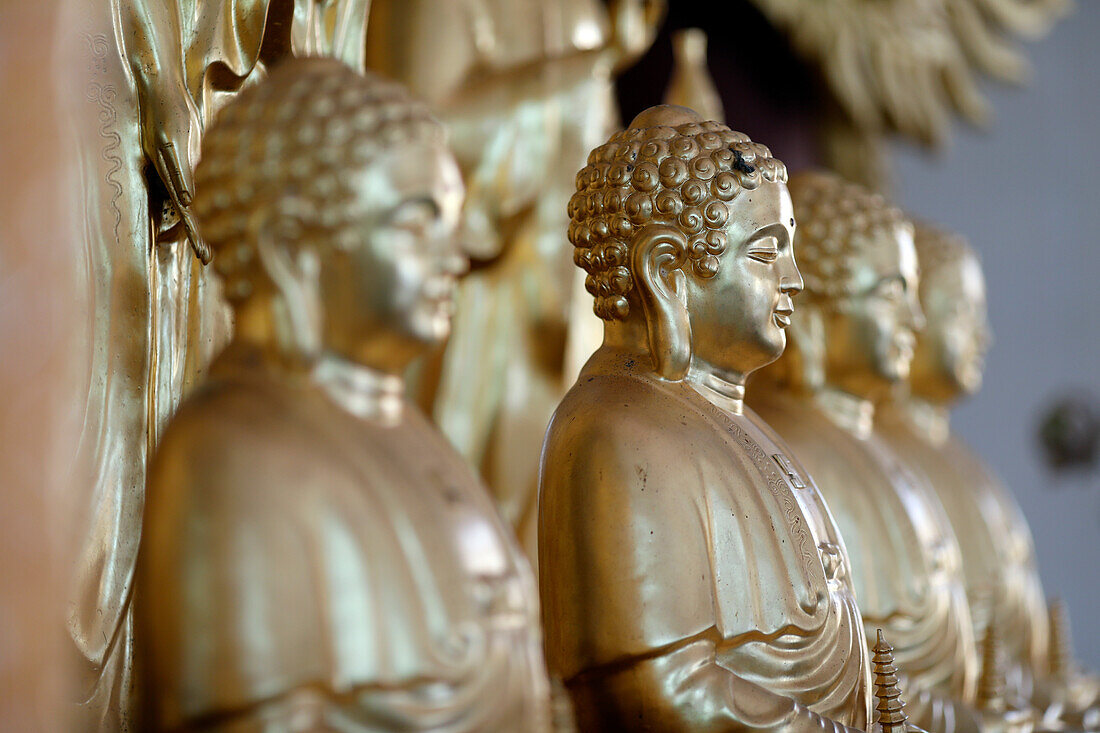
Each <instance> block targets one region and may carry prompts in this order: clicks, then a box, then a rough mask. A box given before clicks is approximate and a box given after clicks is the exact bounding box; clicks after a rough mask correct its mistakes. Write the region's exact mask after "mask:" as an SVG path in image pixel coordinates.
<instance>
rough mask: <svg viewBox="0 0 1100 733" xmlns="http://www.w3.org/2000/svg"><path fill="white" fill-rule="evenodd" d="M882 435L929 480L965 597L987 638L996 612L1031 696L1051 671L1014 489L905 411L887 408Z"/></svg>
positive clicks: (1030, 548) (1022, 686)
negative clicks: (1037, 680)
mask: <svg viewBox="0 0 1100 733" xmlns="http://www.w3.org/2000/svg"><path fill="white" fill-rule="evenodd" d="M883 417H884V420H883V421H882V425H883V435H884V437H885V438H886V439H887V440H888V441H889V442H890V444H891V445H892V446H895V447H896V448H897V452H898V454H899V455H901V456H903V457H904V458H906V459H908V462H909V464H910V465H911V467H912V468H913V470H914V471H915V472H917V473H920V474H921V475H923V476H924V477H926V478H927V480H928V483H929V485H930V486H931V487H932V488H933V489H934V490H935V492H936V495H937V496H938V497H939V500H940V502H941V503H942V504H943V507H944V509H945V510H946V512H947V517H948V519H949V520H950V521H951V526H952V527H953V528H954V530H955V535H956V536H957V537H958V538H959V547H960V550H961V552H962V567H963V571H964V574H965V578H966V595H967V598H968V599H969V602H970V611H971V616H972V621H973V623H974V633H975V635H976V637H977V638H981V637H982V634H984V633H985V629H986V626H987V625H988V623H989V620H990V618H991V615H992V614H993V613H994V612H995V613H996V621H997V626H998V628H999V629H1000V638H1001V639H1002V640H1003V644H1004V646H1005V649H1006V650H1007V651H1008V654H1009V656H1010V658H1011V659H1012V660H1013V665H1012V666H1013V668H1014V669H1013V670H1012V672H1011V673H1010V678H1012V679H1013V681H1014V682H1015V683H1016V688H1017V689H1016V691H1017V692H1018V693H1020V694H1023V695H1024V696H1025V697H1026V696H1027V695H1028V689H1027V688H1028V687H1029V686H1030V685H1029V681H1030V680H1031V679H1032V678H1033V676H1035V675H1039V676H1043V675H1044V674H1045V673H1046V666H1047V642H1048V640H1047V637H1048V619H1047V608H1046V600H1045V596H1044V594H1043V587H1042V582H1041V581H1040V579H1039V571H1038V567H1037V565H1036V562H1035V547H1034V544H1033V543H1032V540H1031V532H1030V530H1029V529H1028V525H1027V520H1026V519H1025V518H1024V515H1023V512H1022V511H1021V510H1020V507H1019V505H1018V504H1017V503H1016V501H1015V499H1014V498H1013V496H1012V494H1011V492H1010V491H1009V490H1008V488H1007V487H1006V486H1005V485H1004V484H1003V483H1001V482H1000V481H999V480H998V479H997V477H996V476H994V475H993V473H992V472H991V471H990V470H989V468H988V467H987V466H985V465H984V464H983V463H982V462H981V460H980V459H978V457H977V456H975V455H974V454H973V453H972V452H971V451H970V450H969V449H968V448H967V446H966V445H965V444H964V443H962V441H961V440H960V439H959V438H958V437H957V436H954V435H949V436H948V437H947V439H946V440H944V441H942V442H940V443H935V442H933V441H932V439H931V438H930V437H929V436H928V435H923V434H921V433H920V432H919V430H918V428H917V426H916V425H914V424H913V423H912V422H910V421H909V420H907V419H906V417H905V416H904V415H903V414H901V412H900V410H898V409H897V408H894V409H892V410H888V411H884V416H883Z"/></svg>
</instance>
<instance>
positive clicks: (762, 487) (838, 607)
mask: <svg viewBox="0 0 1100 733" xmlns="http://www.w3.org/2000/svg"><path fill="white" fill-rule="evenodd" d="M612 358H614V357H612ZM626 363H627V367H626V369H625V370H624V369H618V370H608V369H606V368H604V367H603V365H602V364H601V354H600V352H597V355H596V356H595V357H593V360H591V361H590V362H589V364H588V365H587V366H586V367H585V369H584V370H583V371H582V372H581V375H580V378H579V379H578V382H577V385H576V386H574V387H573V389H572V390H571V391H570V392H569V394H568V395H567V396H566V398H565V400H564V401H563V402H562V404H561V406H560V407H559V408H558V411H557V412H556V414H555V416H554V419H553V421H552V422H551V425H550V430H549V433H548V435H547V441H546V444H545V447H544V450H543V456H542V474H541V475H542V481H541V484H540V525H539V562H540V573H539V581H540V587H541V591H542V602H543V623H544V633H545V635H546V639H547V644H546V648H547V661H548V665H549V667H550V670H551V674H552V675H555V676H561V677H562V678H563V679H564V681H565V684H566V686H567V688H569V689H570V691H571V693H572V694H573V698H574V702H575V704H576V705H577V708H578V710H577V717H578V721H579V722H581V723H582V725H583V723H584V722H585V721H586V720H591V719H596V718H601V717H602V718H603V720H604V722H603V723H602V725H603V727H604V729H614V726H615V725H618V724H622V721H623V720H627V719H628V718H629V717H630V716H631V715H632V711H631V710H630V709H628V708H631V706H632V705H633V706H634V708H633V709H634V711H636V712H637V715H638V716H641V715H642V714H643V712H642V711H643V710H644V709H645V708H646V707H647V705H649V703H650V701H649V700H647V699H643V698H644V695H645V694H647V693H645V692H644V691H641V692H639V691H638V690H635V691H634V692H627V693H624V695H625V697H626V698H630V696H631V695H640V696H641V697H639V699H636V700H633V701H629V700H628V701H627V702H625V703H621V704H620V703H616V704H617V705H620V707H621V708H622V717H621V718H620V719H619V720H618V721H617V722H608V718H607V714H605V713H603V712H594V709H595V708H598V707H600V706H601V705H604V706H607V705H608V702H607V701H606V700H604V701H602V702H601V701H600V700H599V699H596V698H598V697H599V695H596V694H594V693H593V691H594V690H600V689H605V688H606V689H611V688H616V686H617V685H620V683H619V682H614V683H609V682H606V679H607V678H610V677H614V676H616V675H619V676H620V677H621V676H622V674H623V670H624V669H626V670H627V672H626V673H625V674H628V675H629V674H631V672H630V670H632V669H642V668H643V667H647V666H653V665H656V666H657V667H660V670H659V671H658V672H657V673H658V674H659V675H663V677H662V679H663V680H664V682H663V683H662V684H661V685H658V687H662V686H663V687H664V688H665V689H667V688H669V686H670V685H671V686H675V685H676V684H678V682H677V680H681V679H686V677H685V675H688V676H690V672H685V669H688V668H689V667H690V666H691V665H695V666H699V665H706V664H714V665H717V667H719V668H721V669H722V670H723V674H724V677H723V678H722V682H721V684H720V685H719V687H720V688H721V689H722V690H733V693H732V694H728V695H726V696H725V697H724V698H722V699H711V700H697V701H696V702H693V703H691V705H693V706H696V707H698V706H704V707H709V708H715V707H718V708H721V707H723V706H725V709H724V710H723V711H722V715H721V716H720V717H721V719H722V721H723V722H724V723H727V724H728V725H732V726H733V728H757V727H778V728H782V729H797V725H791V723H792V721H794V719H795V718H797V716H792V717H779V716H777V717H776V718H774V719H771V720H769V721H768V722H766V723H765V722H764V720H763V718H761V717H759V715H758V712H759V711H758V710H755V709H753V708H754V705H755V703H754V702H750V701H749V700H748V699H747V698H746V699H744V700H742V699H740V696H739V695H738V694H737V693H736V691H737V690H738V689H747V688H745V687H744V686H745V685H746V683H747V684H748V686H749V688H752V691H751V692H750V693H749V696H752V695H759V691H760V690H764V691H766V695H770V696H771V697H770V698H769V699H773V700H774V699H779V698H780V697H781V698H784V699H788V700H793V701H794V702H795V703H796V704H797V705H799V706H801V707H803V708H806V709H809V710H810V711H812V712H813V713H814V714H817V715H821V716H825V717H828V718H831V719H832V720H833V721H836V722H839V723H842V724H847V725H852V726H855V727H860V728H862V727H863V726H864V725H865V723H866V722H867V720H868V716H869V712H870V698H869V694H870V693H869V679H868V675H869V672H868V670H869V667H868V660H867V651H866V646H865V639H864V636H863V633H862V629H861V625H862V624H861V620H860V616H859V611H858V610H857V607H856V603H855V597H854V594H853V592H852V588H851V585H850V580H849V578H848V560H847V555H846V552H845V550H844V545H843V542H842V540H841V539H840V536H839V533H838V532H837V531H836V527H835V525H834V523H833V520H832V517H831V516H830V514H829V511H828V509H827V507H826V506H825V504H824V502H822V501H821V497H820V495H819V494H818V493H817V490H816V487H815V486H814V485H813V483H812V480H810V479H809V476H808V475H807V474H806V472H805V471H804V470H802V469H801V468H799V467H798V464H797V462H796V461H795V459H794V457H793V456H791V455H790V453H789V452H788V451H787V450H786V448H784V447H783V446H782V445H781V444H780V443H779V442H778V438H777V437H776V436H775V435H774V433H772V432H771V431H770V430H769V429H768V428H767V426H766V425H764V424H763V423H762V422H761V421H760V420H759V418H757V417H756V416H755V415H753V414H752V413H751V412H748V411H746V414H744V415H733V414H729V413H726V412H724V411H722V410H720V409H719V408H717V407H715V406H714V405H712V404H711V403H710V402H708V401H707V400H706V399H704V398H703V397H702V396H701V395H700V394H699V393H697V392H696V391H695V390H694V389H693V388H692V387H690V386H688V385H686V384H684V383H670V382H665V381H662V380H659V379H657V378H656V377H655V376H653V375H652V374H649V375H647V374H645V373H644V372H642V371H641V369H639V370H638V372H637V373H634V374H631V373H629V372H630V366H632V365H633V360H628V361H627V362H626ZM620 366H621V364H620ZM776 456H779V457H778V458H777V457H776ZM785 466H786V467H785ZM794 485H803V486H804V488H798V489H796V488H793V486H794ZM699 640H707V643H708V644H709V643H711V642H713V650H714V651H713V657H712V658H711V659H709V660H706V659H702V658H699V657H698V655H696V654H695V652H694V651H691V650H692V649H693V648H695V647H696V646H697V644H696V642H698V641H699ZM677 657H683V659H684V661H685V665H687V666H681V667H680V668H679V669H673V668H671V667H674V666H676V663H675V662H674V661H670V660H675V659H676V658H677ZM654 659H657V661H656V662H654ZM646 674H649V672H646ZM631 684H633V683H631ZM739 686H741V687H739ZM616 689H618V688H616ZM638 689H639V690H640V688H638ZM616 694H617V693H616ZM756 699H759V698H756ZM586 708H592V709H586ZM795 722H797V721H795ZM675 727H676V726H674V725H671V724H669V725H664V726H663V725H661V724H654V725H653V728H652V729H653V730H665V729H675ZM647 729H648V728H647ZM708 729H709V728H708Z"/></svg>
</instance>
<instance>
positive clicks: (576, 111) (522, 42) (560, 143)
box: [367, 0, 664, 558]
mask: <svg viewBox="0 0 1100 733" xmlns="http://www.w3.org/2000/svg"><path fill="white" fill-rule="evenodd" d="M663 12H664V3H663V2H654V1H653V0H618V1H616V2H611V3H609V4H608V5H607V6H605V5H604V3H602V2H600V1H599V0H554V1H553V2H545V1H544V0H522V1H520V2H517V1H516V0H487V1H486V2H478V3H458V2H453V0H374V3H373V5H372V7H371V16H370V31H369V34H368V39H367V65H368V66H369V68H371V69H374V70H377V71H379V72H381V73H383V74H385V75H386V76H389V77H391V78H394V79H397V80H399V81H401V82H403V83H405V84H406V85H408V86H409V88H410V89H412V90H413V91H414V92H416V93H417V94H419V95H420V96H422V97H423V98H425V99H426V100H427V101H428V102H429V103H430V104H431V105H432V106H433V107H434V108H435V110H436V111H437V112H438V114H439V115H440V117H441V118H442V119H443V121H444V122H445V123H446V125H447V128H448V131H449V133H450V142H451V145H452V147H453V148H454V150H455V154H456V157H457V158H458V161H459V164H460V165H461V167H462V170H463V175H464V177H465V179H466V182H467V188H468V196H467V199H466V207H465V210H464V223H463V231H462V234H461V236H462V238H463V241H464V243H465V245H466V247H467V249H468V251H469V253H470V255H471V256H472V257H473V258H474V264H473V269H472V272H471V273H470V274H469V275H467V276H466V277H464V278H463V280H462V283H461V284H460V286H459V293H458V299H457V308H456V320H455V326H454V332H453V333H452V335H451V338H450V341H449V343H448V344H447V348H446V351H445V353H444V354H443V356H442V363H441V364H438V365H437V366H436V367H435V368H434V369H431V368H429V369H427V370H426V372H427V374H426V378H425V380H424V381H425V382H426V383H425V384H423V385H421V392H422V393H423V394H422V399H423V400H424V401H425V402H427V403H428V404H429V405H430V406H431V411H432V415H433V417H434V418H435V420H436V422H437V423H438V424H439V425H440V427H441V428H442V430H443V432H444V433H445V434H446V435H447V437H448V438H449V439H450V440H451V442H452V443H454V445H455V446H456V447H457V448H458V449H459V452H460V453H462V455H463V456H465V457H466V458H467V460H469V461H470V462H471V463H472V464H473V465H475V466H478V467H480V469H481V472H482V475H483V476H484V477H485V478H486V480H487V482H488V483H489V486H490V487H491V489H492V491H493V494H494V496H495V498H496V500H497V503H498V505H499V506H500V509H501V511H502V512H503V514H504V516H505V518H506V519H507V520H508V521H509V522H510V523H512V524H513V526H515V528H516V530H517V533H518V534H519V535H520V538H521V541H522V543H523V545H524V546H525V548H526V549H527V551H528V552H529V554H530V555H531V556H532V558H533V557H534V547H535V513H536V507H537V499H536V481H537V470H538V455H539V447H540V445H541V444H542V436H543V434H544V432H545V430H546V423H547V422H548V421H549V419H550V414H551V412H552V411H553V409H554V406H555V405H556V404H557V402H558V400H559V399H560V398H561V395H562V394H563V392H564V391H565V388H566V387H567V383H568V381H571V380H572V378H573V377H574V376H575V372H569V373H568V376H566V375H567V370H568V369H569V366H568V365H569V363H570V361H567V356H566V351H567V348H570V349H571V350H572V351H575V352H577V351H579V352H582V353H581V355H580V357H579V358H580V359H581V360H582V361H583V359H585V358H587V356H588V354H589V353H591V348H594V346H595V345H598V343H597V344H594V345H591V346H587V345H586V344H585V343H584V340H583V339H581V343H574V344H573V345H572V346H569V345H568V341H569V339H570V338H573V339H576V338H577V336H578V335H579V332H578V334H574V335H572V336H571V335H570V334H569V330H570V325H571V322H573V321H574V320H581V321H582V322H583V320H585V319H591V314H590V313H588V312H587V309H585V311H586V312H582V313H580V314H577V313H576V303H575V298H574V297H573V290H574V288H573V282H574V274H573V269H572V267H571V266H570V264H569V253H568V245H567V243H566V242H565V229H566V225H567V224H568V221H567V218H566V215H565V207H566V203H567V201H568V199H569V195H570V193H571V190H572V186H573V176H574V174H575V173H576V171H577V169H578V168H579V167H580V166H581V165H583V164H584V159H585V156H586V155H587V154H588V151H589V150H591V149H592V148H593V147H595V146H596V145H597V144H598V143H599V142H600V141H601V140H603V139H604V138H605V137H606V136H607V134H608V133H609V132H610V131H611V128H612V126H613V125H614V123H615V120H616V116H617V113H616V111H615V101H614V96H613V89H612V75H613V72H614V71H615V70H616V69H617V68H619V67H621V66H623V65H625V64H628V63H630V62H631V61H632V60H633V59H634V58H636V57H637V56H638V55H639V54H640V53H642V52H643V51H644V50H645V49H646V48H648V46H649V43H650V41H651V40H652V38H653V34H654V33H655V30H656V26H657V24H658V22H659V21H660V19H661V18H662V17H663ZM433 373H437V379H435V380H432V379H431V377H432V375H433Z"/></svg>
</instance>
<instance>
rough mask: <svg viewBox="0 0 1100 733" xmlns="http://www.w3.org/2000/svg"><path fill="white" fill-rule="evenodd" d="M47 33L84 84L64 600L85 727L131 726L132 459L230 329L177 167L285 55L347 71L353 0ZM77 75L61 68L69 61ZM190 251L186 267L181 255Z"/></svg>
mask: <svg viewBox="0 0 1100 733" xmlns="http://www.w3.org/2000/svg"><path fill="white" fill-rule="evenodd" d="M63 5H64V7H63V10H64V12H63V13H62V15H63V16H64V17H63V19H62V23H61V27H62V30H61V35H63V36H64V38H65V43H64V44H62V45H64V46H66V47H73V48H76V49H79V52H80V54H81V57H82V58H81V59H80V61H82V63H81V66H84V65H86V68H87V74H86V76H85V77H84V78H83V79H82V80H81V82H82V85H83V88H82V89H74V90H73V91H74V93H72V94H71V95H69V96H71V98H72V107H73V110H72V114H73V116H74V118H75V119H73V120H72V121H71V124H70V125H69V126H68V128H69V130H70V134H71V135H73V137H74V141H73V143H74V145H75V148H76V150H75V152H74V155H75V156H76V161H75V162H74V163H73V167H74V168H75V169H77V170H78V171H79V175H80V178H79V186H78V187H74V188H78V189H79V190H77V191H74V196H73V199H74V200H72V202H71V204H70V206H71V208H72V209H73V210H75V211H76V212H77V213H76V214H75V217H74V218H75V220H76V221H78V222H80V226H79V228H78V230H77V234H76V236H77V237H78V238H79V239H80V242H79V246H78V247H76V250H77V251H78V252H79V253H80V266H81V268H82V277H81V278H80V279H79V281H78V286H77V287H79V290H78V292H77V293H76V295H75V297H76V298H77V299H79V300H82V301H84V302H87V303H88V310H89V311H90V312H89V313H88V316H87V318H88V324H87V327H86V328H85V329H83V330H82V333H81V334H80V343H79V345H78V346H77V347H76V348H79V349H84V350H86V352H87V353H88V354H90V364H89V366H88V368H87V371H86V373H85V374H83V375H81V376H82V377H83V378H84V380H85V381H84V384H83V385H82V386H83V388H84V393H83V395H82V396H81V399H80V402H81V404H80V407H79V412H80V414H82V419H83V426H82V427H83V429H82V433H81V446H80V449H79V456H78V458H77V463H78V464H80V465H81V466H82V467H83V466H87V467H88V469H87V473H88V474H90V475H82V476H80V477H79V478H78V479H76V480H75V481H74V485H76V486H81V487H84V486H87V487H89V488H88V489H87V490H86V491H84V493H83V494H82V495H79V496H70V497H66V502H71V503H73V504H78V505H80V509H79V510H78V511H79V514H80V516H79V518H78V520H77V521H78V522H79V525H78V528H77V529H76V530H75V533H76V534H79V535H80V537H81V540H80V542H81V545H82V546H81V548H80V551H79V556H78V558H77V560H76V563H75V565H76V567H75V572H74V576H75V577H74V579H73V590H72V595H71V599H70V602H69V604H68V619H67V621H68V631H69V635H70V637H71V639H72V648H73V651H74V652H75V656H76V657H77V664H78V666H79V667H80V671H79V676H80V679H79V682H78V683H77V688H78V689H77V694H78V695H79V698H78V699H79V702H80V710H79V715H80V717H81V719H82V721H83V724H84V725H86V726H88V727H89V728H94V729H99V730H104V731H117V730H124V729H127V728H128V727H129V722H128V721H129V697H130V687H131V680H130V678H131V658H132V643H131V640H132V630H131V626H132V624H131V620H130V600H131V598H132V597H133V593H132V590H133V589H132V580H133V574H134V563H135V561H136V560H135V557H136V552H137V547H138V540H139V537H140V535H141V513H142V504H143V494H144V487H145V479H146V464H147V459H148V457H149V455H150V454H151V452H152V450H153V447H154V446H155V445H156V444H157V442H158V441H159V439H160V435H161V431H162V429H163V428H164V426H165V423H166V421H167V420H168V418H169V417H170V416H171V415H172V413H173V412H174V411H175V410H176V408H177V407H178V405H179V403H180V400H181V399H182V398H183V397H184V396H185V394H187V393H188V392H189V391H190V390H191V389H192V388H193V387H194V385H195V384H197V383H199V382H200V381H201V379H202V376H203V375H204V374H205V370H206V368H207V366H208V365H209V364H210V361H211V359H212V358H213V357H214V355H216V354H217V353H218V352H219V351H220V350H221V349H222V348H223V347H224V346H225V344H226V343H227V342H228V340H229V336H230V334H231V332H232V320H231V313H230V310H229V308H228V307H227V306H226V304H225V301H224V298H223V297H222V293H221V292H220V290H219V284H218V281H217V278H216V277H214V275H213V273H212V272H211V271H210V268H208V267H206V266H205V265H204V264H203V263H204V261H205V260H207V259H209V256H210V250H209V247H208V246H207V245H206V244H205V243H204V242H203V239H202V237H201V236H200V235H199V233H198V231H197V228H196V225H195V223H194V216H193V214H192V200H193V196H194V195H195V187H194V181H193V180H192V179H193V174H192V163H193V162H194V161H195V160H196V159H197V155H198V150H199V142H200V139H201V137H202V131H203V129H204V127H205V126H206V125H207V124H208V123H209V121H210V120H211V119H212V118H213V116H214V114H215V113H216V111H217V110H218V109H219V108H220V107H221V106H222V105H224V104H225V102H226V101H228V100H229V99H232V98H233V96H234V95H236V94H237V93H238V92H239V91H240V90H241V89H242V88H244V87H247V86H249V85H251V84H254V83H255V82H256V81H257V80H259V79H261V78H263V77H264V76H265V75H266V73H267V69H268V68H269V67H270V66H271V65H272V64H273V63H276V62H277V61H278V60H279V59H280V58H284V57H286V56H290V55H313V54H325V55H333V56H337V57H339V58H341V59H342V60H344V61H346V62H347V63H349V64H351V65H353V66H355V67H356V68H362V65H363V55H364V38H365V35H366V25H365V23H366V11H367V9H368V8H369V5H370V2H369V0H325V1H324V2H319V1H318V0H234V1H233V2H229V1H228V0H112V1H111V2H103V3H99V2H97V3H64V4H63ZM74 68H75V67H74ZM196 255H197V256H196Z"/></svg>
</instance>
